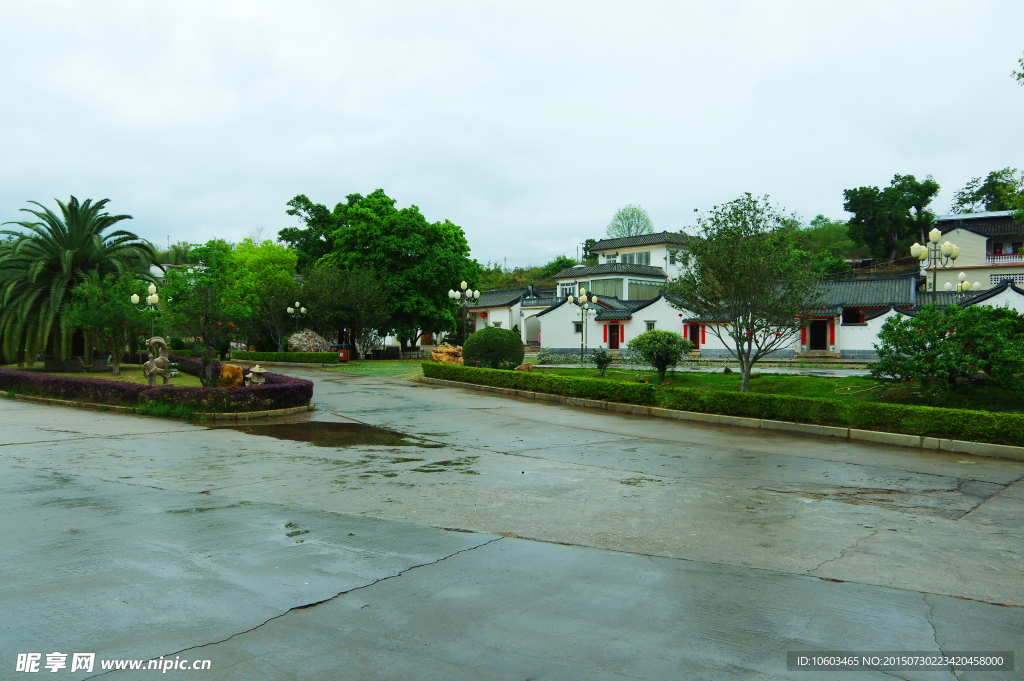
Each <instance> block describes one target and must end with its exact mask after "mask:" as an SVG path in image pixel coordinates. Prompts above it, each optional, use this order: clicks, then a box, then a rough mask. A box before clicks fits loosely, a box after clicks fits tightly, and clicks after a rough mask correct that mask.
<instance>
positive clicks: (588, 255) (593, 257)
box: [583, 239, 597, 265]
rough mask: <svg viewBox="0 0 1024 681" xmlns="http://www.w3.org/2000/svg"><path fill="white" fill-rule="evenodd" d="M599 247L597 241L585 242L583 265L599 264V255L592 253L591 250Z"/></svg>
mask: <svg viewBox="0 0 1024 681" xmlns="http://www.w3.org/2000/svg"><path fill="white" fill-rule="evenodd" d="M596 245H597V239H587V240H586V241H584V242H583V264H584V265H596V264H597V253H592V252H591V250H590V249H592V248H593V247H594V246H596Z"/></svg>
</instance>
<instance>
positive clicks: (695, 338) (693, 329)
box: [687, 324, 700, 350]
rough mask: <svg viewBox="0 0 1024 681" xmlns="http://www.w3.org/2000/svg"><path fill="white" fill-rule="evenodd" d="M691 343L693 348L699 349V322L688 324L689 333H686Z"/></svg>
mask: <svg viewBox="0 0 1024 681" xmlns="http://www.w3.org/2000/svg"><path fill="white" fill-rule="evenodd" d="M687 336H689V340H690V342H691V343H693V349H694V350H700V324H690V333H688V334H687Z"/></svg>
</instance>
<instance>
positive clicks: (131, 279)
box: [68, 272, 153, 375]
mask: <svg viewBox="0 0 1024 681" xmlns="http://www.w3.org/2000/svg"><path fill="white" fill-rule="evenodd" d="M132 294H138V295H139V297H140V298H145V297H146V295H148V294H147V293H146V285H145V283H144V282H141V281H139V280H138V278H137V277H136V275H135V274H134V273H130V272H124V273H122V274H120V275H117V274H113V273H111V274H108V275H107V276H105V277H103V279H101V280H100V281H86V282H83V283H81V284H79V285H78V286H76V287H75V288H74V290H73V291H72V293H71V301H70V303H69V305H68V320H69V323H70V324H72V325H73V326H74V327H76V328H78V329H81V330H83V331H85V332H86V333H88V334H89V335H90V336H92V338H93V339H95V340H96V341H97V342H98V343H99V345H100V347H102V348H103V349H104V350H106V351H107V353H108V354H109V355H110V357H111V361H112V364H113V367H112V369H113V373H114V374H115V375H117V374H120V373H121V356H122V355H123V354H124V352H125V350H126V348H127V346H128V343H129V341H131V340H132V339H133V338H138V337H140V336H142V335H143V334H144V333H148V332H149V330H150V324H149V315H151V314H153V312H151V311H148V310H143V311H139V309H138V308H136V307H135V305H133V304H132V301H131V297H132Z"/></svg>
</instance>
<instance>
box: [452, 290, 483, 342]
mask: <svg viewBox="0 0 1024 681" xmlns="http://www.w3.org/2000/svg"><path fill="white" fill-rule="evenodd" d="M448 297H449V298H451V299H452V300H454V301H456V304H457V305H458V306H459V307H461V308H462V344H463V345H465V344H466V320H467V318H468V317H469V306H470V305H472V304H473V303H476V302H477V301H479V300H480V291H474V290H473V289H471V288H469V284H467V283H466V282H461V283H460V284H459V290H458V291H454V290H449V291H448Z"/></svg>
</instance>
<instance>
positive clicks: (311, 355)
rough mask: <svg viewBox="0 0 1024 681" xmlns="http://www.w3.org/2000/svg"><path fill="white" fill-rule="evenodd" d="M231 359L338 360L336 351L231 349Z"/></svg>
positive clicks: (329, 361) (255, 360)
mask: <svg viewBox="0 0 1024 681" xmlns="http://www.w3.org/2000/svg"><path fill="white" fill-rule="evenodd" d="M231 359H240V360H243V361H246V362H296V363H302V364H316V363H322V364H331V363H336V362H338V361H339V360H338V353H337V352H252V351H249V350H233V351H232V352H231Z"/></svg>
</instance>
